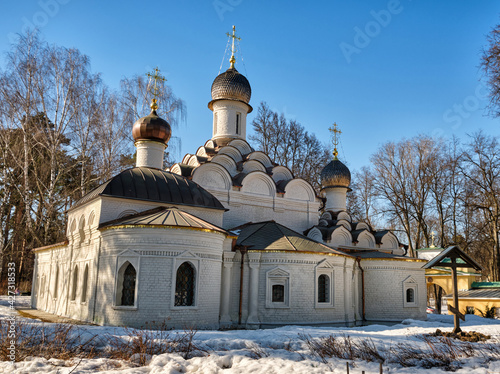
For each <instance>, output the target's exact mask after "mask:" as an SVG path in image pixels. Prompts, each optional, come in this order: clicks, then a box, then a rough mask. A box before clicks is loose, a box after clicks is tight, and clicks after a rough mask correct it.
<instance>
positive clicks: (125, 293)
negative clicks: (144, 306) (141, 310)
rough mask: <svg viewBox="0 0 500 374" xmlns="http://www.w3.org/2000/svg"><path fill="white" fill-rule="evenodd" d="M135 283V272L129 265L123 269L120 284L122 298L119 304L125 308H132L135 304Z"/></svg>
mask: <svg viewBox="0 0 500 374" xmlns="http://www.w3.org/2000/svg"><path fill="white" fill-rule="evenodd" d="M135 281H136V271H135V268H134V267H133V266H132V264H131V263H129V264H128V266H127V267H126V268H125V271H124V272H123V283H122V297H121V304H120V305H125V306H133V305H134V303H135Z"/></svg>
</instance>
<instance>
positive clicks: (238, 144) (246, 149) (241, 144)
mask: <svg viewBox="0 0 500 374" xmlns="http://www.w3.org/2000/svg"><path fill="white" fill-rule="evenodd" d="M228 145H230V146H233V147H235V148H237V149H238V150H239V151H240V153H241V154H242V155H247V154H249V153H251V152H252V151H253V149H252V147H250V144H248V143H247V142H246V141H245V140H243V139H234V140H232V141H230V142H229V144H228Z"/></svg>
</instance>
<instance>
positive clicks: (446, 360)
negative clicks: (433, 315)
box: [299, 334, 500, 371]
mask: <svg viewBox="0 0 500 374" xmlns="http://www.w3.org/2000/svg"><path fill="white" fill-rule="evenodd" d="M417 338H418V339H419V340H421V341H422V342H423V343H425V344H424V345H423V346H422V345H420V344H419V345H417V344H414V343H413V344H412V343H398V344H396V345H395V346H392V347H389V348H388V349H385V348H378V347H377V346H376V345H375V343H374V342H373V341H372V340H371V339H357V340H354V339H352V338H350V337H349V336H345V335H341V336H335V335H329V336H324V337H320V338H312V337H311V336H310V335H304V334H302V335H299V339H301V340H302V341H304V342H305V343H306V345H307V347H308V349H309V351H310V353H311V354H312V355H313V356H316V357H318V358H319V359H320V360H321V361H322V362H323V363H325V364H328V359H329V358H332V357H336V358H342V359H345V360H352V361H355V360H364V361H376V362H385V363H386V364H388V363H392V364H397V365H400V366H403V367H414V366H420V367H423V368H434V367H440V368H442V369H444V370H451V371H454V370H457V369H459V368H460V367H461V366H462V363H461V361H462V360H464V359H467V358H470V357H474V356H479V357H482V358H484V359H485V360H486V361H488V360H490V359H500V345H499V344H498V342H492V343H476V344H473V343H471V342H462V341H456V340H453V339H450V338H448V337H445V336H431V335H419V336H417Z"/></svg>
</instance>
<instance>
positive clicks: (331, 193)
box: [320, 123, 351, 212]
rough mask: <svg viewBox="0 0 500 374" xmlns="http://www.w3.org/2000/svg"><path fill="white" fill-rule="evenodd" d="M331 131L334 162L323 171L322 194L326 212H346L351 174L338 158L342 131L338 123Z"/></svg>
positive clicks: (321, 176)
mask: <svg viewBox="0 0 500 374" xmlns="http://www.w3.org/2000/svg"><path fill="white" fill-rule="evenodd" d="M330 131H332V132H333V144H334V150H333V161H331V162H330V163H329V164H328V165H326V166H325V167H324V168H323V170H322V171H321V175H320V178H321V192H322V195H323V196H324V197H325V198H326V203H325V210H326V211H334V212H339V211H345V210H346V201H347V192H349V191H351V189H350V188H349V185H350V184H351V172H350V171H349V169H348V167H347V166H345V165H344V164H343V163H342V162H340V160H339V159H338V158H337V155H338V152H337V145H338V139H337V134H340V133H341V131H340V130H339V129H338V128H337V124H336V123H334V124H333V127H332V128H330Z"/></svg>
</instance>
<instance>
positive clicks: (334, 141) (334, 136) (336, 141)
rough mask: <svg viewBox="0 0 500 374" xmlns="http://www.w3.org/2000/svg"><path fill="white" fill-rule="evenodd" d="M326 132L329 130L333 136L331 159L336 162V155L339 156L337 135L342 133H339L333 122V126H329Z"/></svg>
mask: <svg viewBox="0 0 500 374" xmlns="http://www.w3.org/2000/svg"><path fill="white" fill-rule="evenodd" d="M328 130H330V132H331V133H332V134H333V141H332V143H333V157H334V160H338V158H337V155H338V154H339V152H338V151H337V145H338V144H339V139H338V135H339V134H342V131H340V130H339V129H338V126H337V124H336V123H335V122H334V123H333V126H330V127H329V128H328Z"/></svg>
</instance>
